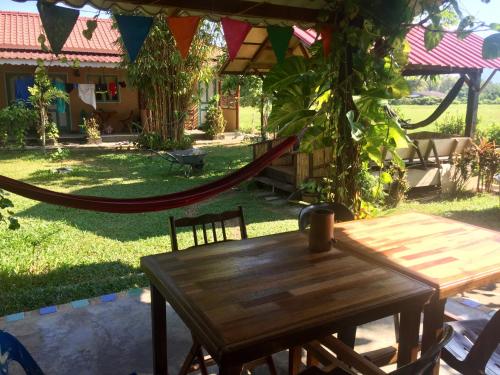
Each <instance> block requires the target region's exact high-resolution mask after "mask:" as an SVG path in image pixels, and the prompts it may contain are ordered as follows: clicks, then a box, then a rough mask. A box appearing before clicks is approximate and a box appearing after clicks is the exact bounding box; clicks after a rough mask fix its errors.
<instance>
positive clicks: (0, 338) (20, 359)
mask: <svg viewBox="0 0 500 375" xmlns="http://www.w3.org/2000/svg"><path fill="white" fill-rule="evenodd" d="M10 361H14V362H17V363H19V365H21V367H22V368H23V370H24V372H26V374H30V375H43V371H42V369H41V368H40V367H39V366H38V364H37V363H36V362H35V360H34V359H33V357H32V356H31V354H30V353H29V352H28V350H26V348H25V347H24V345H23V344H21V343H20V342H19V340H18V339H16V338H15V337H14V336H12V335H11V334H10V333H7V332H5V331H2V330H0V374H2V375H7V374H8V373H9V368H8V366H9V362H10Z"/></svg>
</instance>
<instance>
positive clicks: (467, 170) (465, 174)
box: [450, 147, 478, 196]
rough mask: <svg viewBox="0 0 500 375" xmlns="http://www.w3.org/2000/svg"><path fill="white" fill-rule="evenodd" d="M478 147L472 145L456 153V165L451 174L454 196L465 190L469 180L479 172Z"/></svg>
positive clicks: (454, 158) (454, 161)
mask: <svg viewBox="0 0 500 375" xmlns="http://www.w3.org/2000/svg"><path fill="white" fill-rule="evenodd" d="M477 157H478V155H477V149H476V148H474V147H470V148H468V149H466V150H464V152H462V153H460V154H454V155H453V157H452V165H453V166H454V169H453V174H452V176H451V182H452V185H451V191H450V194H451V195H452V196H458V195H460V194H462V193H463V192H464V191H465V188H466V186H467V183H468V182H469V180H470V179H471V178H472V177H473V176H474V175H475V174H477Z"/></svg>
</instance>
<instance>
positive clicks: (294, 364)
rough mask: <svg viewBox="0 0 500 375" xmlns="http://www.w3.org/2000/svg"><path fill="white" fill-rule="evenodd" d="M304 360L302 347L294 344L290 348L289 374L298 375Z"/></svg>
mask: <svg viewBox="0 0 500 375" xmlns="http://www.w3.org/2000/svg"><path fill="white" fill-rule="evenodd" d="M301 362H302V347H301V346H294V347H293V348H290V349H288V375H297V374H298V373H299V372H300V364H301Z"/></svg>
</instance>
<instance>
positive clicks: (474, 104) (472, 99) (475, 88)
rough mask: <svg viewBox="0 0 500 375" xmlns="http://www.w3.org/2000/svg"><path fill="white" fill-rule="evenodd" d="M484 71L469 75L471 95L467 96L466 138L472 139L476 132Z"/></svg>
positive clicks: (472, 72)
mask: <svg viewBox="0 0 500 375" xmlns="http://www.w3.org/2000/svg"><path fill="white" fill-rule="evenodd" d="M482 72H483V70H482V69H476V70H473V71H471V72H470V73H469V74H468V75H469V81H468V82H467V83H468V85H469V93H468V95H467V112H466V115H465V136H466V137H472V136H474V133H475V131H476V125H477V110H478V107H479V88H480V86H481V73H482Z"/></svg>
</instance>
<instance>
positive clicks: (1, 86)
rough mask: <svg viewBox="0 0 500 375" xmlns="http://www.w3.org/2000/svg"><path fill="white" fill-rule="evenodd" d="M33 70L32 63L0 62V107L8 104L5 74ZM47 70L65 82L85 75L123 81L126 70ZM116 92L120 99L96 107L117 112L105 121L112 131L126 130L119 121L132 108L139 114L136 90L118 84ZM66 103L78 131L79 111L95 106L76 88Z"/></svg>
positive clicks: (83, 78) (73, 127)
mask: <svg viewBox="0 0 500 375" xmlns="http://www.w3.org/2000/svg"><path fill="white" fill-rule="evenodd" d="M34 71H35V67H34V66H26V65H0V107H2V108H3V107H5V106H6V105H7V104H8V103H7V100H8V99H7V88H6V74H12V73H14V74H23V73H34ZM48 71H49V73H57V74H64V75H66V77H67V79H66V82H67V83H87V82H88V81H87V75H88V74H104V75H117V76H118V81H126V73H125V72H124V71H123V70H119V69H113V68H80V69H79V72H80V76H76V75H75V71H74V69H72V68H69V67H68V68H66V67H49V68H48ZM119 94H120V95H119V97H120V101H119V102H114V103H97V109H102V110H104V111H116V112H117V113H116V114H115V115H113V116H112V117H111V118H110V120H109V121H108V125H111V126H112V127H113V129H114V131H115V132H121V131H124V132H127V131H128V130H127V129H122V125H121V123H120V121H119V120H122V119H125V118H127V117H128V116H129V114H130V111H131V110H134V112H135V114H136V116H138V115H139V100H138V94H137V90H135V89H133V88H131V87H130V86H127V87H125V88H122V87H120V88H119ZM69 106H70V114H71V130H72V131H73V132H79V131H80V128H79V126H78V125H79V124H80V112H81V111H82V109H83V110H84V111H86V112H87V113H91V112H92V111H93V110H94V109H93V108H92V107H91V106H90V105H88V104H85V103H84V102H82V101H81V100H80V98H79V97H78V90H77V89H73V91H71V93H70V97H69Z"/></svg>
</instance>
